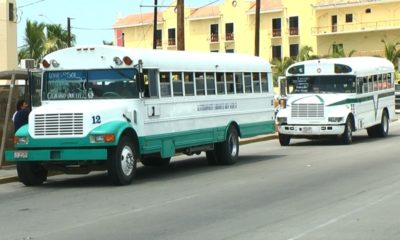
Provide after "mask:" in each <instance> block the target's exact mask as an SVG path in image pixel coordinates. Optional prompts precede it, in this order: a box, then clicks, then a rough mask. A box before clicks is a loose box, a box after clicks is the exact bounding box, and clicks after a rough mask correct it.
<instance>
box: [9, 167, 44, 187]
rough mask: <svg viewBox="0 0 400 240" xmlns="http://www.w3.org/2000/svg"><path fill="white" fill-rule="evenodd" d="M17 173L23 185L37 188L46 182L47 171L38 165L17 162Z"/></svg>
mask: <svg viewBox="0 0 400 240" xmlns="http://www.w3.org/2000/svg"><path fill="white" fill-rule="evenodd" d="M17 173H18V178H19V180H20V181H21V182H22V183H23V184H24V185H26V186H37V185H41V184H42V183H43V182H44V181H46V180H47V174H48V171H47V169H46V168H44V167H43V166H42V165H41V164H39V163H31V162H17Z"/></svg>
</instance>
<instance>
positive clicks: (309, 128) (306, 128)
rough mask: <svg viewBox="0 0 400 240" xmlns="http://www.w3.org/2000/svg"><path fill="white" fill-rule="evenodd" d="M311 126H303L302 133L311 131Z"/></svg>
mask: <svg viewBox="0 0 400 240" xmlns="http://www.w3.org/2000/svg"><path fill="white" fill-rule="evenodd" d="M311 132H312V127H303V133H311Z"/></svg>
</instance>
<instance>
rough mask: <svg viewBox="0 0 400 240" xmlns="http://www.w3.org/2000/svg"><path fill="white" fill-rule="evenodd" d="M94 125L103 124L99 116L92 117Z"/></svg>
mask: <svg viewBox="0 0 400 240" xmlns="http://www.w3.org/2000/svg"><path fill="white" fill-rule="evenodd" d="M92 123H93V124H99V123H101V117H100V116H99V115H96V116H92Z"/></svg>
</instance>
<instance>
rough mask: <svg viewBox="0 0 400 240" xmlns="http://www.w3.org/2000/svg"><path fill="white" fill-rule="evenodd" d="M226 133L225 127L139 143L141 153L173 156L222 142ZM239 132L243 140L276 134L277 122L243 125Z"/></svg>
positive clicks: (165, 136)
mask: <svg viewBox="0 0 400 240" xmlns="http://www.w3.org/2000/svg"><path fill="white" fill-rule="evenodd" d="M226 131H227V126H223V127H216V128H207V129H198V130H191V131H184V132H177V133H166V134H160V135H152V136H145V137H139V142H140V146H141V149H140V153H141V154H149V153H156V152H164V153H169V154H168V155H173V154H174V151H175V150H176V149H181V148H186V147H191V146H200V145H205V144H211V143H215V142H222V141H224V140H225V136H226ZM239 131H240V134H241V137H242V138H247V137H253V136H257V135H261V134H269V133H274V132H275V122H274V121H266V122H258V123H250V124H241V125H240V126H239ZM166 148H168V149H166ZM171 148H172V149H171Z"/></svg>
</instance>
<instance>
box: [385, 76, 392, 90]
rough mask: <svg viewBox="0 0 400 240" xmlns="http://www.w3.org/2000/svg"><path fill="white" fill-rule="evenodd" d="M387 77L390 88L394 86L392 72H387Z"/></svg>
mask: <svg viewBox="0 0 400 240" xmlns="http://www.w3.org/2000/svg"><path fill="white" fill-rule="evenodd" d="M386 77H387V82H388V88H392V87H393V80H392V74H391V73H388V74H386Z"/></svg>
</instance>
